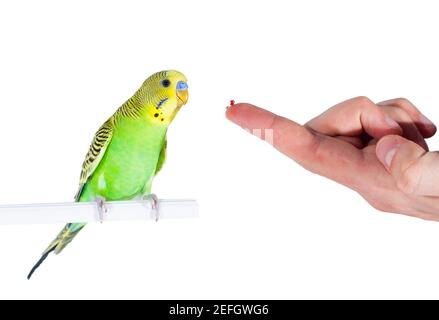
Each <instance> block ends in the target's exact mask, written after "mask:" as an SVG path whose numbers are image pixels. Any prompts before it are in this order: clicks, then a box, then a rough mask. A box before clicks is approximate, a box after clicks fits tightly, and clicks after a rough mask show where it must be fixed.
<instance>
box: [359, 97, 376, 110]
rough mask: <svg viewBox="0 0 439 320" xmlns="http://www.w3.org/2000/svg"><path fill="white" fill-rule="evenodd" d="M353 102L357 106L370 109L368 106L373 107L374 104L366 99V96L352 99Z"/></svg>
mask: <svg viewBox="0 0 439 320" xmlns="http://www.w3.org/2000/svg"><path fill="white" fill-rule="evenodd" d="M354 101H355V102H356V103H358V104H359V105H361V106H362V107H366V108H367V107H370V106H375V104H374V103H373V102H372V100H370V99H369V98H368V97H366V96H358V97H356V98H354Z"/></svg>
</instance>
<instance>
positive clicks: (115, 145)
mask: <svg viewBox="0 0 439 320" xmlns="http://www.w3.org/2000/svg"><path fill="white" fill-rule="evenodd" d="M187 100H188V86H187V79H186V77H185V76H184V75H183V74H182V73H180V72H178V71H174V70H170V71H162V72H158V73H155V74H153V75H152V76H150V77H149V78H148V79H146V80H145V82H144V83H143V84H142V86H141V87H140V89H139V90H137V92H136V93H135V94H134V95H133V96H132V97H131V98H130V99H129V100H128V101H127V102H125V103H124V104H123V105H122V106H121V107H120V108H119V109H118V110H117V111H116V112H115V113H114V114H113V116H111V117H110V118H109V119H108V120H107V121H106V122H105V123H104V124H103V125H102V126H101V127H100V128H99V130H98V131H97V132H96V134H95V136H94V139H93V141H92V144H91V146H90V149H89V151H88V153H87V155H86V158H85V160H84V163H83V166H82V172H81V177H80V186H79V190H78V193H77V194H76V197H75V201H79V202H82V201H97V202H98V205H99V208H100V213H101V214H102V211H103V210H104V208H105V200H108V201H114V200H129V199H133V198H138V197H142V196H146V195H148V194H150V192H151V183H152V180H153V178H154V176H155V175H156V174H157V173H158V172H159V171H160V169H161V168H162V166H163V163H164V162H165V158H166V145H167V140H166V132H167V129H168V126H169V124H170V123H171V122H172V120H173V119H174V117H175V115H176V114H177V112H178V111H179V110H180V108H181V107H182V106H183V105H184V104H186V102H187ZM84 226H85V223H68V224H67V225H66V226H65V227H64V229H63V230H62V231H61V232H60V233H59V234H58V236H57V237H56V239H55V240H54V241H53V242H52V243H51V244H50V245H49V247H48V248H47V249H46V250H45V251H44V252H43V254H42V257H41V258H40V260H39V261H38V262H37V263H36V264H35V266H34V267H33V268H32V270H31V271H30V273H29V275H28V279H30V277H31V276H32V274H33V273H34V271H35V270H36V269H37V268H38V267H39V266H40V264H41V263H42V262H43V261H44V260H45V259H46V258H47V256H48V255H49V254H50V253H51V252H54V253H55V254H58V253H60V252H61V251H62V250H63V249H64V248H65V247H66V246H67V245H68V244H69V243H70V242H71V241H72V240H73V238H74V237H75V236H76V235H77V234H78V232H79V231H80V230H81V229H82V228H83V227H84Z"/></svg>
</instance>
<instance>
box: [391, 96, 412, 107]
mask: <svg viewBox="0 0 439 320" xmlns="http://www.w3.org/2000/svg"><path fill="white" fill-rule="evenodd" d="M395 104H396V105H398V106H401V107H411V106H412V105H413V104H412V103H411V102H410V101H409V100H408V99H406V98H396V99H395Z"/></svg>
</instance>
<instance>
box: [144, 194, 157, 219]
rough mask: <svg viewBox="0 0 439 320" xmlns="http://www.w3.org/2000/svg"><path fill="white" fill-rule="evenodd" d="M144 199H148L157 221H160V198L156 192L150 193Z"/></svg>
mask: <svg viewBox="0 0 439 320" xmlns="http://www.w3.org/2000/svg"><path fill="white" fill-rule="evenodd" d="M143 200H144V201H148V203H149V204H150V208H151V214H152V215H153V217H154V219H155V221H156V222H157V221H159V198H157V196H156V195H155V194H154V193H151V194H148V195H146V196H144V197H143Z"/></svg>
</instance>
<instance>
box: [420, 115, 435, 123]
mask: <svg viewBox="0 0 439 320" xmlns="http://www.w3.org/2000/svg"><path fill="white" fill-rule="evenodd" d="M419 121H421V123H422V124H424V125H426V126H434V123H433V121H431V120H430V119H428V118H427V117H426V116H424V115H421V116H420V118H419Z"/></svg>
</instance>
